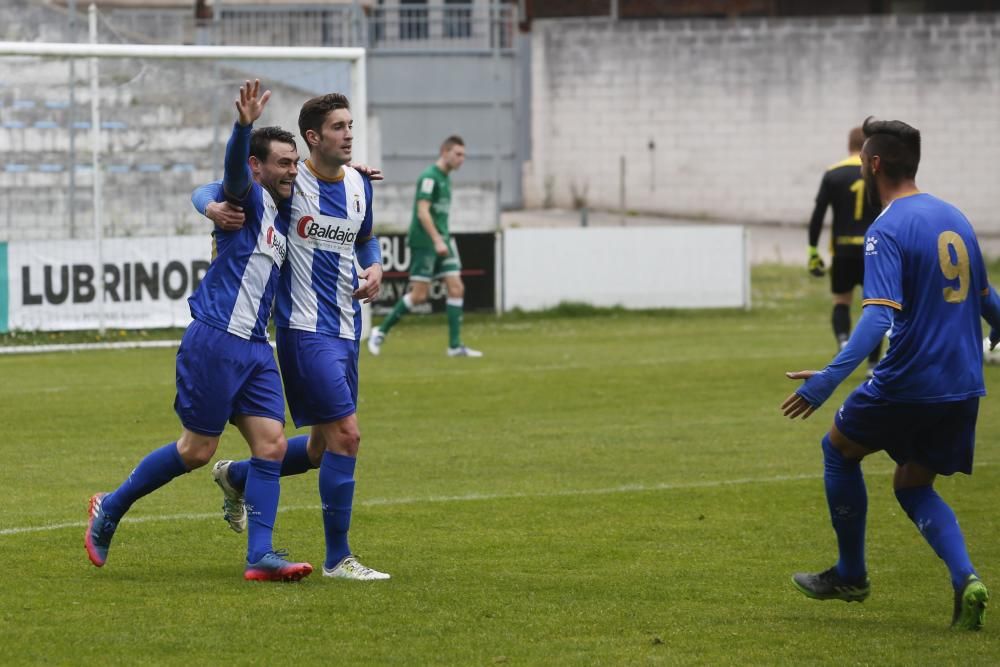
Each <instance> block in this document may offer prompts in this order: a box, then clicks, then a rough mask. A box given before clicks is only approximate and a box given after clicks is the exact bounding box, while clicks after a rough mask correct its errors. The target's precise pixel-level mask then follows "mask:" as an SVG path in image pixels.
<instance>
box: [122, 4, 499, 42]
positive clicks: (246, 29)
mask: <svg viewBox="0 0 1000 667" xmlns="http://www.w3.org/2000/svg"><path fill="white" fill-rule="evenodd" d="M517 20H518V18H517V6H516V5H514V4H508V3H505V2H489V1H484V0H445V2H444V4H443V5H429V4H427V3H425V2H406V0H402V1H401V2H380V3H379V4H377V5H375V6H373V7H368V8H365V7H362V6H361V5H360V4H356V3H354V4H339V5H320V4H318V3H317V4H302V5H282V6H273V5H238V6H237V5H234V6H225V5H223V6H222V9H221V11H220V13H219V16H218V17H217V18H214V19H202V20H199V19H196V18H195V17H194V14H193V12H189V11H175V10H169V11H168V10H154V9H150V10H142V9H114V8H113V9H111V10H109V11H108V12H107V13H106V14H105V21H106V24H107V26H108V27H109V28H111V29H113V30H114V31H116V32H118V33H120V36H121V37H122V38H124V39H126V41H142V42H159V43H174V44H224V45H230V46H235V45H253V46H363V47H366V48H369V49H374V50H379V49H383V50H491V49H497V48H499V49H510V48H512V47H513V39H514V33H515V31H516V28H517Z"/></svg>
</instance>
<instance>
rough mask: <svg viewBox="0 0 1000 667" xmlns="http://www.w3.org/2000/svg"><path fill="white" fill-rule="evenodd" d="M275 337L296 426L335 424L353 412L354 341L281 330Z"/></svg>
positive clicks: (355, 394) (356, 347) (355, 390)
mask: <svg viewBox="0 0 1000 667" xmlns="http://www.w3.org/2000/svg"><path fill="white" fill-rule="evenodd" d="M276 338H277V342H278V361H279V362H280V363H281V376H282V377H283V378H284V380H285V393H286V394H287V395H288V409H289V412H291V413H292V421H293V422H295V426H296V427H298V428H301V427H303V426H313V425H314V424H326V423H329V422H335V421H337V420H339V419H343V418H344V417H350V416H351V415H353V414H354V413H355V412H357V409H358V407H357V406H358V350H359V345H358V341H356V340H347V339H346V338H338V337H336V336H328V335H326V334H319V333H313V332H311V331H300V330H299V329H287V328H284V327H282V328H279V329H278V331H277V336H276Z"/></svg>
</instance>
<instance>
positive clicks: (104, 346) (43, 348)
mask: <svg viewBox="0 0 1000 667" xmlns="http://www.w3.org/2000/svg"><path fill="white" fill-rule="evenodd" d="M180 344H181V342H180V341H179V340H132V341H118V342H111V341H107V342H103V343H56V344H52V345H18V346H0V354H47V353H50V352H85V351H92V350H149V349H157V348H165V347H172V348H176V347H177V346H179V345H180Z"/></svg>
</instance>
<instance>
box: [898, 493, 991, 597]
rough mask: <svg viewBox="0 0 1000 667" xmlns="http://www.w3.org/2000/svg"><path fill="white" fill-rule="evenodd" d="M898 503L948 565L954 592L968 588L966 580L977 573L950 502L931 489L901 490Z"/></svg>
mask: <svg viewBox="0 0 1000 667" xmlns="http://www.w3.org/2000/svg"><path fill="white" fill-rule="evenodd" d="M896 500H898V501H899V504H900V506H901V507H902V508H903V509H904V510H905V511H906V515H907V516H908V517H910V520H911V521H913V523H915V524H917V530H919V531H920V534H921V535H923V536H924V539H925V540H927V543H928V544H930V545H931V548H933V549H934V553H936V554H937V555H938V558H940V559H941V560H943V561H944V564H945V565H947V566H948V572H949V573H950V574H951V585H952V586H954V587H955V590H961V589H962V588H963V587H964V586H965V580H966V579H968V578H969V575H970V574H975V573H976V570H975V569H974V568H973V567H972V561H971V560H969V552H968V550H967V549H966V548H965V537H964V536H963V535H962V529H961V528H959V527H958V519H956V518H955V513H954V512H953V511H952V510H951V508H950V507H948V503H946V502H945V501H944V500H943V499H942V498H941V496H939V495H938V494H937V492H936V491H935V490H934V487H932V486H917V487H913V488H910V489H898V490H897V491H896Z"/></svg>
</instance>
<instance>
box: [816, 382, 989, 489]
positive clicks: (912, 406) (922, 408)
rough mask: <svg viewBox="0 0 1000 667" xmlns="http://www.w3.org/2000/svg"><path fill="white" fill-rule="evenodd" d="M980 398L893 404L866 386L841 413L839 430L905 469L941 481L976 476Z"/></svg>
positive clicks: (848, 400)
mask: <svg viewBox="0 0 1000 667" xmlns="http://www.w3.org/2000/svg"><path fill="white" fill-rule="evenodd" d="M978 413H979V397H978V396H974V397H972V398H966V399H963V400H958V401H949V402H947V403H891V402H889V401H887V400H885V399H883V398H879V397H877V396H874V395H873V394H872V393H871V391H870V390H869V388H868V382H867V381H865V382H864V383H863V384H862V385H861V386H860V387H858V388H857V389H855V390H854V391H853V392H851V395H850V396H848V397H847V400H846V401H844V404H843V405H842V406H840V410H838V411H837V416H836V417H835V418H834V423H835V424H836V425H837V429H838V430H839V431H840V432H841V433H843V434H844V435H846V436H847V437H848V438H850V439H851V440H853V441H854V442H856V443H858V444H860V445H863V446H864V447H866V448H868V449H871V450H873V451H878V450H881V449H884V450H885V451H886V453H887V454H888V455H889V456H891V457H892V460H893V461H895V462H896V463H898V464H899V465H903V464H906V463H918V464H920V465H922V466H924V467H926V468H930V469H931V470H933V471H934V472H936V473H937V474H939V475H951V474H952V473H956V472H964V473H965V474H966V475H971V474H972V458H973V455H974V454H975V451H976V416H977V415H978Z"/></svg>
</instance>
